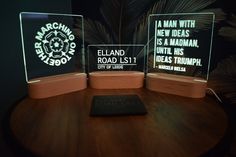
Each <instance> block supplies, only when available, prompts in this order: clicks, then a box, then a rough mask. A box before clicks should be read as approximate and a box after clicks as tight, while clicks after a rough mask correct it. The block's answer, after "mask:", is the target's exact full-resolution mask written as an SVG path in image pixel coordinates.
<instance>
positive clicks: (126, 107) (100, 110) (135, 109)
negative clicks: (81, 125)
mask: <svg viewBox="0 0 236 157" xmlns="http://www.w3.org/2000/svg"><path fill="white" fill-rule="evenodd" d="M144 114H147V110H146V108H145V106H144V104H143V102H142V101H141V100H140V98H139V97H138V96H137V95H99V96H94V97H93V100H92V106H91V111H90V115H91V116H119V115H144Z"/></svg>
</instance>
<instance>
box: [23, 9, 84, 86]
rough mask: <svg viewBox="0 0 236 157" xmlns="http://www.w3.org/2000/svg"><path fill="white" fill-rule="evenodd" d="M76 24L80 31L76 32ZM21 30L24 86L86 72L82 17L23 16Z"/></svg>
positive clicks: (25, 14) (59, 15) (43, 14)
mask: <svg viewBox="0 0 236 157" xmlns="http://www.w3.org/2000/svg"><path fill="white" fill-rule="evenodd" d="M76 21H81V22H80V23H81V26H79V27H81V28H82V29H77V27H78V26H76V25H75V22H76ZM20 26H21V37H22V48H23V57H24V65H25V74H26V81H27V82H29V81H30V80H32V79H37V78H40V77H47V76H53V75H60V74H67V73H75V72H79V73H84V72H85V68H84V66H85V63H84V61H85V59H84V38H83V17H82V16H81V15H71V14H54V13H31V12H23V13H20ZM79 30H81V32H78V31H79ZM78 34H79V35H80V36H78Z"/></svg>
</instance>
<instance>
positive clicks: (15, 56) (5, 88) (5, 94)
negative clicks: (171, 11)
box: [0, 0, 236, 157]
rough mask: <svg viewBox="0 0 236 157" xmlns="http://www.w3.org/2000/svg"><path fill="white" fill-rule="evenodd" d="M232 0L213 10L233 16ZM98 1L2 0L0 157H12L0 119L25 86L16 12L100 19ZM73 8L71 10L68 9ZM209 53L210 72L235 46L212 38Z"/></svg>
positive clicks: (233, 6)
mask: <svg viewBox="0 0 236 157" xmlns="http://www.w3.org/2000/svg"><path fill="white" fill-rule="evenodd" d="M232 1H233V0H218V1H217V2H216V3H215V4H214V7H220V8H222V9H223V10H224V11H225V12H227V13H233V12H234V13H235V12H236V8H235V5H234V3H233V2H232ZM100 3H101V0H72V1H70V0H3V1H1V9H0V12H1V14H0V15H1V22H0V25H1V29H0V30H1V34H0V35H1V36H0V37H1V50H0V55H1V56H0V70H1V79H0V80H1V88H0V90H1V93H0V94H1V95H0V120H1V125H0V156H4V157H8V156H14V153H13V152H12V150H11V149H10V148H9V147H8V145H7V144H6V142H5V141H4V138H3V134H2V127H3V126H2V119H3V118H4V116H5V115H6V113H7V111H8V110H9V109H10V108H11V107H12V106H13V105H14V103H15V102H17V101H18V100H20V99H21V98H23V97H24V96H26V94H27V85H26V82H25V77H24V67H23V59H22V48H21V38H20V25H19V13H20V12H22V11H29V12H30V11H32V12H51V13H53V12H54V13H71V12H73V13H75V14H82V15H84V17H88V18H91V19H96V20H100V19H101V14H100V12H99V7H100ZM71 6H73V7H71ZM213 44H214V49H213V52H212V55H213V56H212V62H211V67H212V69H213V68H214V67H216V65H217V63H218V62H219V61H220V60H222V59H224V58H226V57H227V56H229V55H231V54H233V53H234V54H235V50H234V48H235V46H234V45H233V44H232V43H230V42H222V39H221V38H220V37H217V36H215V40H214V43H213Z"/></svg>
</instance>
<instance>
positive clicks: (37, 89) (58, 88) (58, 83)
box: [28, 73, 87, 99]
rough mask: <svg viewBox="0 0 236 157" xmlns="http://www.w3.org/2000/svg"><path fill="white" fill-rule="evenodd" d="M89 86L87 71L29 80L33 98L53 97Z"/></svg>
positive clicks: (29, 88) (29, 89)
mask: <svg viewBox="0 0 236 157" xmlns="http://www.w3.org/2000/svg"><path fill="white" fill-rule="evenodd" d="M85 88H87V75H86V74H85V73H69V74H62V75H54V76H48V77H41V78H37V79H33V80H29V82H28V93H29V96H30V97H31V98H33V99H42V98H48V97H53V96H57V95H61V94H66V93H70V92H75V91H80V90H83V89H85Z"/></svg>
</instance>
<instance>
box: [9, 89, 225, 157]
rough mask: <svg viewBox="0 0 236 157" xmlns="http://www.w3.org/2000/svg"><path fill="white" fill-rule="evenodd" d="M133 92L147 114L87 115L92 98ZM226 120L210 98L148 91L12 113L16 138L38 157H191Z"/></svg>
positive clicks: (63, 100)
mask: <svg viewBox="0 0 236 157" xmlns="http://www.w3.org/2000/svg"><path fill="white" fill-rule="evenodd" d="M109 94H110V95H114V94H137V95H139V97H140V98H141V100H142V101H143V102H144V103H145V105H146V108H147V110H148V114H147V115H145V116H120V117H90V116H89V112H90V107H91V101H92V97H93V96H94V95H109ZM227 125H228V124H227V117H226V115H225V113H224V111H223V110H222V109H221V107H220V105H219V104H218V102H217V101H216V100H215V99H214V98H211V97H205V98H203V99H191V98H184V97H179V96H174V95H167V94H161V93H155V92H151V91H148V90H146V89H133V90H132V89H129V90H94V89H86V90H83V91H80V92H75V93H70V94H66V95H61V96H57V97H52V98H48V99H43V100H33V99H30V98H26V99H24V100H23V101H21V102H20V103H19V104H18V105H17V106H16V107H15V109H14V110H13V112H12V114H11V118H10V127H11V130H12V132H13V134H14V136H15V138H16V139H17V140H18V141H19V142H20V143H21V144H22V145H23V146H24V147H25V148H27V149H29V150H30V151H32V152H34V153H35V154H37V155H39V156H42V157H195V156H199V155H200V154H203V153H204V152H206V151H208V150H209V149H210V148H212V147H214V146H215V145H216V144H217V143H218V142H219V141H220V139H221V138H222V137H223V136H224V134H225V130H226V128H227Z"/></svg>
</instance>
